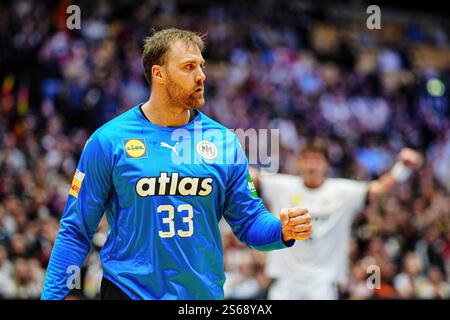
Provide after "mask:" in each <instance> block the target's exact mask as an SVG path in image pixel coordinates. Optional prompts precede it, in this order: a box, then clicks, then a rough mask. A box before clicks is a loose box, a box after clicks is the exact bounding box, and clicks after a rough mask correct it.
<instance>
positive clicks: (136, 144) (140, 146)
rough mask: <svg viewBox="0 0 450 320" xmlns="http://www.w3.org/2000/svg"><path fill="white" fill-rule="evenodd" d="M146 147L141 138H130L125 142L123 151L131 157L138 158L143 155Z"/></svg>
mask: <svg viewBox="0 0 450 320" xmlns="http://www.w3.org/2000/svg"><path fill="white" fill-rule="evenodd" d="M146 151H147V148H146V146H145V143H144V141H143V140H141V139H130V140H128V141H126V142H125V152H126V153H127V155H128V156H130V157H131V158H140V157H142V156H144V155H145V153H146Z"/></svg>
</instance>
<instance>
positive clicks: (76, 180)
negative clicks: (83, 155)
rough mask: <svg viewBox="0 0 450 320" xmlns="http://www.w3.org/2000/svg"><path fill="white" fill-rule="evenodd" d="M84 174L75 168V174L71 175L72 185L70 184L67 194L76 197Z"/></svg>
mask: <svg viewBox="0 0 450 320" xmlns="http://www.w3.org/2000/svg"><path fill="white" fill-rule="evenodd" d="M84 176H85V174H84V173H83V172H81V171H80V170H78V169H77V171H76V172H75V175H74V176H73V180H72V185H71V186H70V191H69V194H70V195H71V196H74V197H75V198H78V193H79V192H80V189H81V185H82V184H83V179H84Z"/></svg>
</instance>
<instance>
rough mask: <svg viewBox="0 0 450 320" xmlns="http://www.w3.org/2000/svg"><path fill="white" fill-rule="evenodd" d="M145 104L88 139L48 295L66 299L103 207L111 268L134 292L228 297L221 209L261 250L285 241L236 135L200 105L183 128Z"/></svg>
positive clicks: (106, 260) (113, 277) (106, 266)
mask: <svg viewBox="0 0 450 320" xmlns="http://www.w3.org/2000/svg"><path fill="white" fill-rule="evenodd" d="M140 106H141V105H138V106H136V107H134V108H132V109H130V110H128V111H127V112H125V113H123V114H122V115H120V116H118V117H116V118H114V119H113V120H111V121H109V122H108V123H106V124H105V125H103V126H102V127H100V128H99V129H98V130H96V131H95V132H94V133H93V135H92V136H91V137H90V138H89V139H88V141H87V142H86V145H85V147H84V150H83V152H82V154H81V158H80V160H79V163H78V166H77V170H76V172H75V175H74V178H73V181H72V185H71V187H70V192H69V196H68V199H67V204H66V207H65V209H64V213H63V215H62V218H61V222H60V224H61V225H60V229H59V232H58V235H57V237H56V240H55V244H54V247H53V251H52V255H51V258H50V262H49V265H48V269H47V273H46V278H45V283H44V288H43V292H42V296H41V298H42V299H63V298H65V297H66V296H67V294H68V293H69V291H70V285H72V283H71V278H72V277H73V272H74V271H73V270H75V269H74V267H75V268H80V267H82V266H83V263H84V260H85V258H86V256H87V254H88V252H89V250H90V247H91V240H92V237H93V235H94V233H95V231H96V230H97V226H98V224H99V222H100V219H101V218H102V216H103V214H106V218H107V220H108V224H109V229H108V235H107V240H106V242H105V244H104V245H103V248H102V250H101V252H100V256H101V262H102V269H103V276H104V277H106V278H107V279H108V280H110V281H111V282H113V283H114V284H115V285H116V286H118V287H119V288H120V289H121V290H122V291H123V292H125V293H126V294H127V295H128V296H129V297H130V298H132V299H222V298H223V296H224V292H223V285H224V282H225V273H224V261H223V251H222V241H221V235H220V232H219V226H218V223H219V221H220V219H221V218H222V216H223V217H224V218H225V219H226V221H227V222H228V224H229V225H230V226H231V228H232V230H233V232H234V234H235V235H236V236H237V237H238V238H239V239H240V240H241V241H242V242H243V243H245V244H246V245H248V246H249V247H251V248H254V249H257V250H274V249H281V248H286V247H289V246H292V245H293V242H294V241H290V242H287V243H285V242H283V241H282V234H281V222H280V221H279V220H278V219H276V218H274V217H273V216H272V215H271V214H270V213H269V212H268V211H267V210H266V208H265V207H264V205H263V203H262V201H261V199H260V198H258V197H257V195H256V193H255V192H254V189H252V182H251V179H250V178H249V175H248V161H247V158H246V156H245V154H244V152H243V150H242V149H241V147H240V144H239V142H238V139H237V137H236V136H235V135H234V133H232V132H231V131H230V130H228V129H226V128H225V127H223V126H222V125H220V124H219V123H217V122H215V121H213V120H212V119H210V118H208V117H207V116H205V115H204V114H203V113H201V112H199V111H196V116H195V118H194V119H193V120H192V121H190V122H189V123H187V124H186V125H184V126H180V127H160V126H157V125H155V124H153V123H151V122H150V121H149V120H147V118H146V117H145V115H144V114H143V112H142V110H141V108H140Z"/></svg>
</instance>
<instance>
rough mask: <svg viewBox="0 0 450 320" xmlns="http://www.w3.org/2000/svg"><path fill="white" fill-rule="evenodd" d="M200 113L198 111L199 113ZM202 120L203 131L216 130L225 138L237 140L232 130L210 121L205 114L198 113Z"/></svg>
mask: <svg viewBox="0 0 450 320" xmlns="http://www.w3.org/2000/svg"><path fill="white" fill-rule="evenodd" d="M199 112H200V111H199ZM200 114H201V119H202V126H203V130H218V131H221V133H222V134H223V135H225V137H226V138H231V139H233V140H234V139H237V136H236V134H235V132H234V130H232V129H229V128H227V127H225V126H224V125H223V124H221V123H219V122H217V121H215V120H213V119H211V118H210V117H208V116H207V115H206V114H204V113H202V112H200Z"/></svg>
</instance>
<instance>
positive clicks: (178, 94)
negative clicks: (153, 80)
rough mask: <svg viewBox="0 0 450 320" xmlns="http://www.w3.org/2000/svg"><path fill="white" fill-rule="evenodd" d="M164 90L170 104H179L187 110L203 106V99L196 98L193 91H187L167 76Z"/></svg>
mask: <svg viewBox="0 0 450 320" xmlns="http://www.w3.org/2000/svg"><path fill="white" fill-rule="evenodd" d="M167 80H168V81H167V86H166V92H167V97H168V98H169V103H170V105H171V106H179V107H182V108H184V109H187V110H195V109H198V108H201V107H203V105H204V104H205V99H204V98H203V99H198V98H196V97H195V96H194V91H192V92H191V93H187V92H186V90H185V89H183V88H182V87H181V86H179V85H178V84H176V83H175V82H173V81H172V79H170V77H168V78H167Z"/></svg>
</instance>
